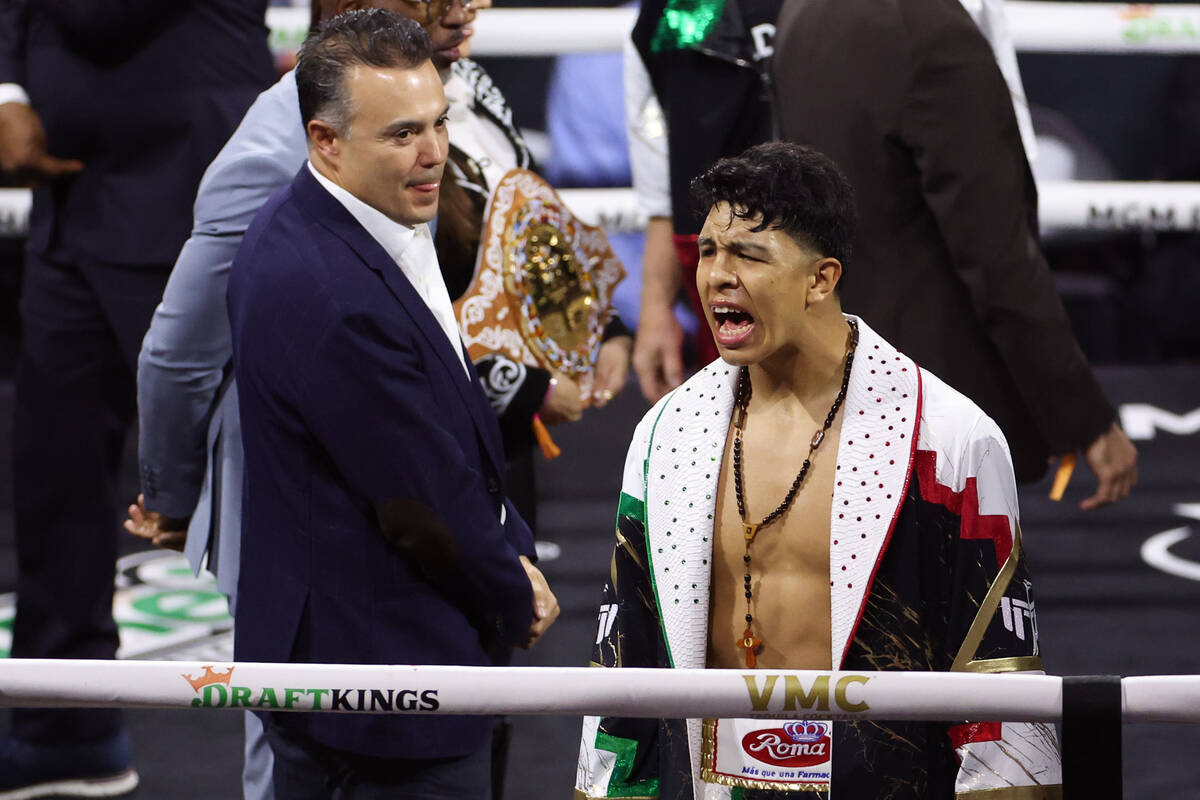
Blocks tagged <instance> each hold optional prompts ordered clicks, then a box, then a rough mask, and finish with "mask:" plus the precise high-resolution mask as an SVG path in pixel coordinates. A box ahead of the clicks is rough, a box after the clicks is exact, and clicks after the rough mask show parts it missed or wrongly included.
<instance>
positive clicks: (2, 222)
mask: <svg viewBox="0 0 1200 800" xmlns="http://www.w3.org/2000/svg"><path fill="white" fill-rule="evenodd" d="M559 194H560V195H562V199H563V202H565V203H566V204H567V207H568V208H570V209H571V210H572V212H573V213H574V214H575V215H576V216H578V217H579V218H580V219H582V220H583V221H585V222H587V223H589V224H592V225H601V226H603V227H604V228H606V229H608V230H609V231H612V232H630V231H640V230H643V229H645V227H646V215H645V214H644V213H643V212H642V210H641V209H640V208H639V207H638V204H637V199H636V198H635V196H634V194H633V190H632V189H628V188H619V189H562V190H560V191H559ZM1038 197H1039V209H1038V216H1039V218H1040V220H1041V224H1042V227H1043V228H1047V229H1049V228H1062V229H1069V230H1099V231H1130V230H1153V231H1200V183H1186V182H1182V181H1179V182H1151V181H1147V182H1137V181H1108V182H1105V181H1042V182H1039V183H1038ZM30 204H31V198H30V194H29V191H28V190H26V189H0V237H20V236H24V235H25V233H26V231H27V230H28V228H29V209H30Z"/></svg>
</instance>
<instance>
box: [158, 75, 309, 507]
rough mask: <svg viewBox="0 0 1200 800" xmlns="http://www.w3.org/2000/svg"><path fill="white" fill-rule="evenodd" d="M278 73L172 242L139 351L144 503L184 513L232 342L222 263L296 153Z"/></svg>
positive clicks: (293, 125) (292, 115)
mask: <svg viewBox="0 0 1200 800" xmlns="http://www.w3.org/2000/svg"><path fill="white" fill-rule="evenodd" d="M291 80H292V79H291V77H290V76H288V77H285V78H284V79H282V80H281V82H280V83H279V84H277V85H276V86H275V87H273V88H272V89H269V90H268V91H267V92H264V93H263V94H262V95H261V96H260V97H259V99H258V100H257V101H255V103H254V105H253V106H251V108H250V110H249V111H248V112H247V114H246V117H245V119H244V120H243V122H242V124H241V125H240V126H239V127H238V129H237V130H236V131H235V132H234V134H233V136H232V137H231V138H230V140H229V142H228V143H227V144H226V145H225V147H224V148H223V149H222V151H221V153H220V154H219V155H218V156H217V158H216V159H214V160H213V163H212V164H211V165H210V166H209V168H208V170H207V171H206V172H205V175H204V178H203V180H202V181H201V182H200V187H199V190H198V192H197V195H196V203H195V207H194V218H193V226H192V235H191V237H190V238H189V239H188V240H187V242H186V243H185V244H184V246H183V249H182V250H181V251H180V254H179V258H178V259H177V261H176V263H175V267H174V269H173V270H172V272H171V277H170V279H169V280H168V282H167V287H166V290H165V292H164V293H163V299H162V303H160V304H159V306H158V308H157V309H156V310H155V312H154V317H153V319H152V321H151V323H150V328H149V330H148V331H147V333H146V336H145V339H144V340H143V341H142V350H141V354H140V356H139V358H138V422H139V436H138V457H139V461H140V464H141V468H140V473H141V476H142V487H141V488H142V494H143V495H144V497H145V510H146V511H149V512H152V513H157V514H159V515H162V516H164V517H167V518H174V519H184V518H187V517H190V516H191V514H192V510H193V509H194V508H195V505H196V500H197V498H198V497H199V495H200V490H201V485H202V483H203V480H204V474H205V467H206V464H207V461H208V458H209V454H208V452H207V451H208V447H207V438H208V428H209V423H210V420H211V419H212V414H213V411H214V409H215V407H216V402H217V398H218V392H219V391H220V389H221V386H222V384H223V382H224V381H225V379H226V376H227V374H228V372H229V368H230V359H231V358H232V344H231V341H230V329H229V317H228V313H227V311H226V304H225V291H226V287H227V286H228V283H229V269H230V266H231V264H232V263H233V257H234V255H235V254H236V253H237V250H238V246H239V245H240V244H241V242H242V237H243V236H244V234H245V233H246V229H247V228H248V227H249V225H250V223H251V221H252V220H253V219H254V215H255V214H256V213H257V212H258V210H259V208H261V207H262V205H263V204H264V203H265V202H266V201H267V200H268V199H269V198H270V197H271V195H272V194H274V193H275V192H277V191H278V190H279V189H281V188H282V187H284V186H286V185H287V184H288V182H289V181H290V180H291V179H292V177H293V176H294V175H295V173H296V170H297V169H299V168H300V166H301V165H302V164H303V163H304V158H305V149H304V135H303V131H302V129H301V127H300V114H299V110H298V109H293V108H292V104H294V102H295V92H294V89H292V87H291V84H290V81H291Z"/></svg>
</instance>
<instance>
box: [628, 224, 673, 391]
mask: <svg viewBox="0 0 1200 800" xmlns="http://www.w3.org/2000/svg"><path fill="white" fill-rule="evenodd" d="M672 231H673V228H672V224H671V218H670V217H669V216H664V217H652V218H651V219H650V222H649V224H648V225H647V226H646V249H645V252H644V255H643V256H642V306H641V311H640V313H639V314H638V328H637V339H636V340H635V342H634V348H633V369H634V372H635V373H636V374H637V378H638V383H639V384H640V385H641V387H642V394H643V395H644V396H645V397H646V399H647V400H649V401H650V402H652V403H654V402H658V400H659V399H661V398H662V397H663V396H664V395H665V394H666V393H667V392H669V391H671V390H672V389H674V388H675V387H676V386H678V385H679V384H681V383H683V327H682V326H681V325H680V324H679V320H678V319H676V318H675V302H676V300H677V299H678V298H679V290H680V289H681V288H682V286H683V277H682V274H681V267H680V265H679V259H678V258H677V257H676V255H675V245H674V244H673V243H672V241H671V235H672Z"/></svg>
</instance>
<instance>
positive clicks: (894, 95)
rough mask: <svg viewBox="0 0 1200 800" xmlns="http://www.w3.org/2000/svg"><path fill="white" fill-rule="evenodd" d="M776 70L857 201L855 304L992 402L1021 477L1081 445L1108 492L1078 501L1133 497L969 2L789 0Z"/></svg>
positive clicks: (791, 117)
mask: <svg viewBox="0 0 1200 800" xmlns="http://www.w3.org/2000/svg"><path fill="white" fill-rule="evenodd" d="M851 54H853V55H851ZM773 73H774V80H775V93H776V95H775V96H776V102H777V104H778V106H777V107H778V109H779V115H778V116H779V125H780V134H781V136H782V137H783V138H784V139H786V140H788V141H795V142H800V143H802V144H806V145H809V146H811V147H814V148H816V149H817V150H820V151H821V152H824V153H826V154H827V155H829V156H830V157H832V158H833V160H834V161H835V162H837V163H838V164H839V165H841V167H842V168H843V169H844V170H846V173H847V176H848V177H849V178H850V181H851V183H852V184H853V185H854V186H855V187H857V190H858V207H859V213H860V215H861V219H862V225H861V229H860V233H859V236H858V238H857V241H856V251H855V260H854V269H853V270H851V274H850V275H849V276H848V277H847V279H846V280H845V281H844V282H843V287H842V295H843V298H844V302H845V306H846V309H847V311H849V312H852V313H858V314H862V315H863V316H865V317H867V318H869V319H871V320H872V324H874V325H875V326H876V327H877V328H878V329H879V331H880V333H881V334H882V335H884V336H885V337H887V338H889V339H890V340H892V341H894V342H895V343H896V344H897V346H898V347H900V348H902V349H903V350H904V352H906V353H907V354H909V355H911V356H912V357H913V358H914V359H916V360H917V362H918V363H920V364H921V365H922V366H923V367H927V368H928V369H930V370H931V371H933V372H935V373H936V374H938V375H940V376H941V377H942V378H943V379H944V380H946V381H947V382H948V383H949V384H950V385H951V386H953V387H955V388H956V389H958V390H959V391H961V392H963V393H964V394H965V395H967V396H968V397H970V398H971V399H973V400H975V401H976V402H977V403H979V404H980V405H981V406H982V407H983V409H984V411H986V412H987V413H988V414H989V415H990V416H991V417H992V418H993V419H995V420H996V421H997V423H998V424H999V425H1000V427H1001V429H1002V430H1003V431H1004V434H1005V437H1006V438H1007V440H1008V444H1009V446H1010V447H1011V449H1012V455H1013V466H1014V469H1015V472H1016V476H1017V480H1018V481H1035V480H1037V479H1039V478H1040V477H1041V476H1042V475H1043V474H1044V473H1045V471H1046V468H1047V464H1048V460H1049V459H1050V458H1051V457H1052V456H1063V455H1066V454H1068V453H1074V452H1076V451H1083V453H1084V455H1085V457H1086V459H1087V462H1088V464H1089V465H1090V466H1091V468H1092V470H1093V471H1094V472H1095V473H1096V476H1097V478H1098V480H1099V486H1098V487H1097V489H1096V492H1095V493H1094V494H1093V495H1092V496H1091V497H1089V498H1087V499H1085V500H1084V501H1082V503H1081V504H1080V505H1081V508H1084V509H1090V508H1095V507H1098V506H1101V505H1106V504H1108V503H1111V502H1114V501H1116V500H1119V499H1121V498H1122V497H1125V496H1126V495H1127V494H1128V493H1129V491H1130V489H1131V488H1132V486H1133V484H1134V482H1135V481H1136V479H1137V468H1136V461H1137V454H1136V451H1135V450H1134V447H1133V445H1132V443H1131V442H1130V441H1129V439H1128V438H1127V437H1126V436H1125V434H1124V433H1123V432H1122V431H1121V429H1120V426H1119V425H1118V424H1117V421H1116V414H1115V411H1114V409H1113V407H1112V406H1111V405H1110V404H1109V402H1108V400H1107V399H1106V398H1105V396H1104V393H1103V391H1102V390H1101V389H1100V386H1099V384H1098V383H1097V381H1096V379H1095V377H1094V376H1093V375H1092V371H1091V368H1090V367H1089V365H1088V363H1087V360H1086V359H1085V358H1084V356H1083V353H1082V352H1081V351H1080V348H1079V346H1078V344H1077V343H1076V341H1075V338H1074V335H1073V333H1072V331H1071V327H1070V324H1069V322H1068V320H1067V316H1066V313H1065V312H1064V310H1063V306H1062V302H1061V300H1060V299H1059V297H1058V294H1057V291H1056V289H1055V286H1054V282H1053V280H1052V278H1051V276H1050V271H1049V269H1048V267H1047V265H1046V262H1045V259H1044V258H1043V256H1042V254H1041V250H1040V249H1039V245H1038V222H1037V189H1036V187H1035V185H1034V183H1033V176H1032V174H1031V172H1030V169H1029V164H1028V161H1027V159H1026V154H1025V150H1024V147H1023V145H1022V139H1021V133H1020V130H1019V126H1018V124H1017V118H1016V116H1015V115H1014V112H1013V104H1012V101H1011V96H1010V91H1009V89H1008V86H1007V85H1006V83H1005V81H1004V77H1003V75H1002V74H1001V71H1000V69H999V68H998V67H997V63H996V57H995V54H994V53H993V51H992V49H991V47H989V44H988V42H987V40H986V39H985V38H984V36H983V35H982V34H981V32H980V30H979V28H978V27H977V25H976V24H975V22H974V21H973V20H972V17H971V16H970V15H969V14H968V13H967V12H966V11H965V10H964V8H963V6H962V4H960V3H958V2H954V0H905V2H903V3H897V4H894V5H888V6H885V7H882V8H880V9H876V10H874V11H872V12H871V13H870V14H866V13H864V12H863V11H862V10H861V9H859V8H856V7H852V6H850V5H848V4H844V3H841V4H839V3H837V2H832V1H831V0H792V2H790V3H789V4H788V5H787V6H786V8H785V10H784V12H783V13H782V14H781V16H780V22H779V30H778V33H777V36H776V54H775V60H774V64H773ZM850 98H853V100H852V101H851V100H850Z"/></svg>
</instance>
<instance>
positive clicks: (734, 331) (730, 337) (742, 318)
mask: <svg viewBox="0 0 1200 800" xmlns="http://www.w3.org/2000/svg"><path fill="white" fill-rule="evenodd" d="M712 314H713V324H714V327H715V328H716V331H715V333H716V338H717V342H718V343H719V344H725V345H733V344H737V343H739V342H741V341H742V340H744V339H745V338H746V337H747V336H748V335H749V334H750V331H751V330H752V329H753V328H754V317H753V315H751V314H750V313H749V312H747V311H746V310H745V309H744V308H740V307H739V306H733V305H720V306H713V307H712Z"/></svg>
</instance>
